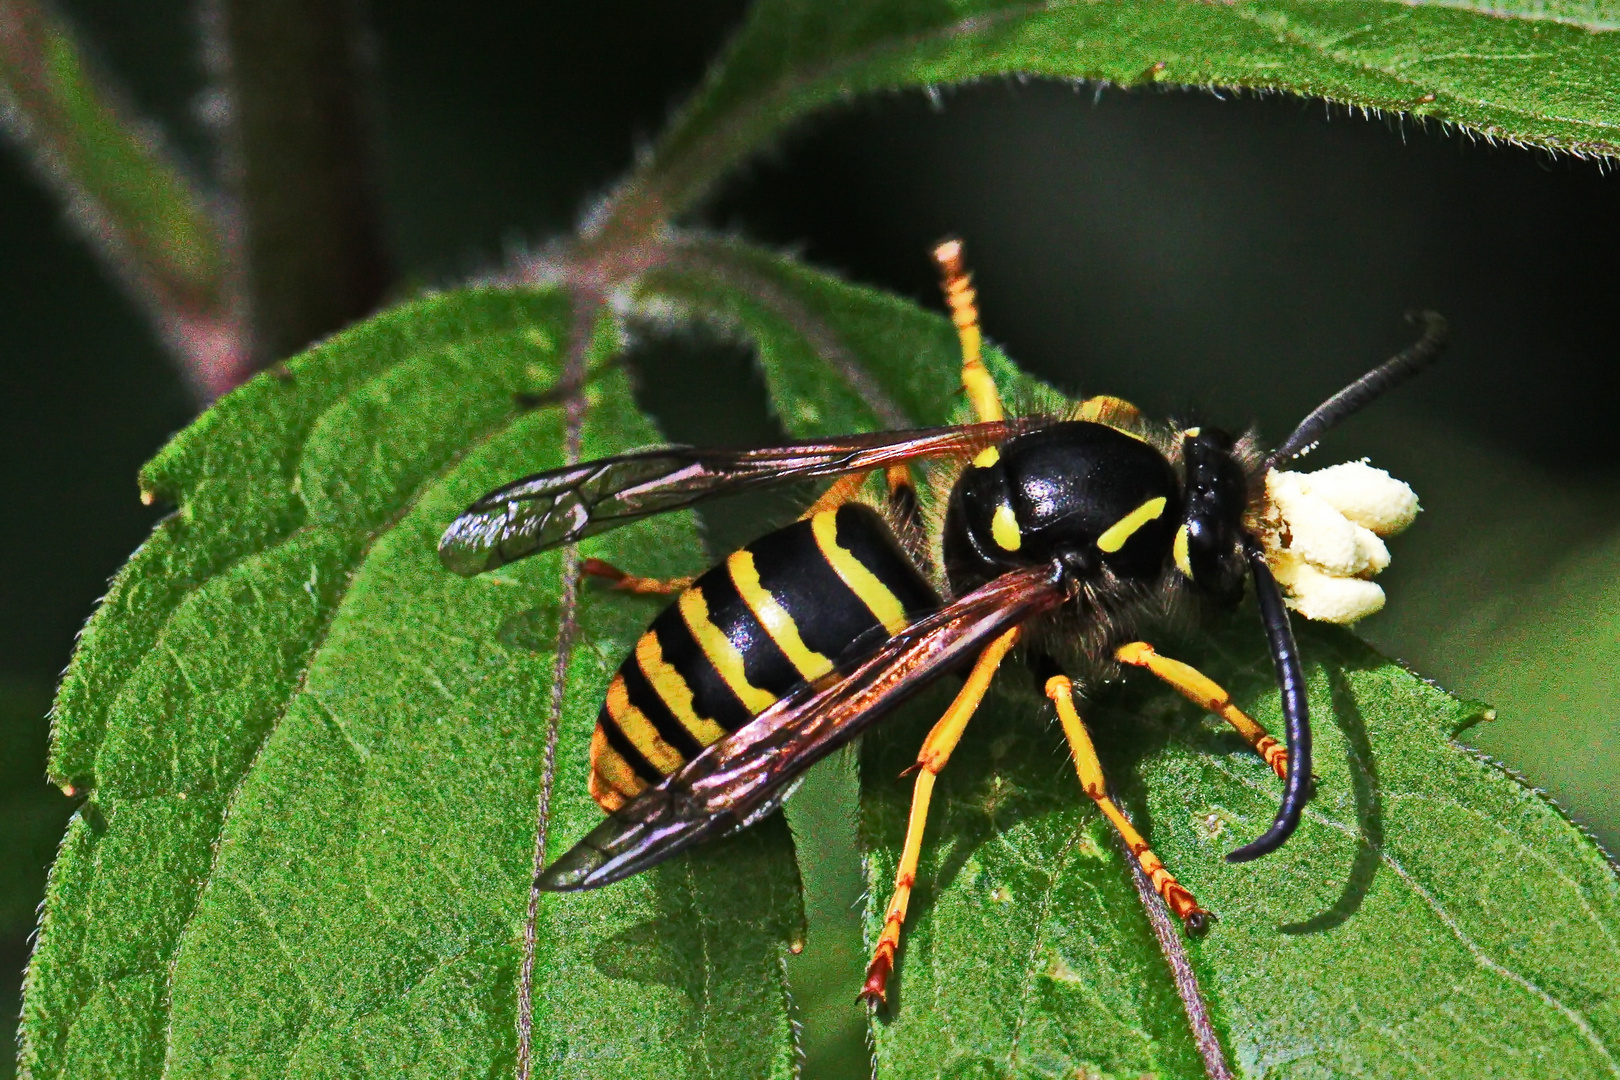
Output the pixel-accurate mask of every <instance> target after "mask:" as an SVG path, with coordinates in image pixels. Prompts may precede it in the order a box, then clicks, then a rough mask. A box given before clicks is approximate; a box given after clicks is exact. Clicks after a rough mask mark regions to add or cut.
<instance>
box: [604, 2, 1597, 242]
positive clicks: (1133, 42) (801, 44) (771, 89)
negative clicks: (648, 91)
mask: <svg viewBox="0 0 1620 1080" xmlns="http://www.w3.org/2000/svg"><path fill="white" fill-rule="evenodd" d="M1617 23H1620V6H1616V5H1615V4H1614V3H1612V0H1594V2H1592V3H1578V2H1571V3H1557V4H1541V3H1514V4H1495V3H1448V4H1407V3H1397V2H1392V0H1338V2H1324V0H1253V2H1236V3H1195V2H1190V0H1184V2H1165V0H1111V2H1108V3H1095V2H1089V0H1049V2H1045V3H1030V2H1027V0H881V2H870V3H842V4H827V3H821V2H815V0H762V2H760V3H756V4H755V5H754V7H753V9H752V11H751V13H750V16H749V20H748V23H747V24H746V26H745V27H744V28H743V30H742V31H741V33H739V35H738V36H737V38H736V39H735V40H734V41H733V42H732V45H731V47H730V48H729V50H728V51H727V52H726V54H725V56H724V57H723V59H722V60H721V62H720V63H719V64H718V65H717V66H716V67H715V69H713V70H712V71H711V72H710V75H709V77H708V79H707V80H706V82H705V84H704V86H703V87H702V89H701V90H700V91H699V92H698V93H697V95H696V96H695V97H694V99H693V100H692V101H691V102H690V103H689V104H688V105H687V106H686V108H685V109H684V110H683V111H682V112H681V113H680V115H679V116H678V117H677V118H676V120H675V122H674V123H673V125H672V126H671V127H670V129H669V130H668V131H667V132H666V133H665V134H664V136H663V137H662V139H661V140H660V141H659V142H658V144H657V146H656V147H655V148H654V151H653V153H652V154H651V155H650V156H649V157H648V158H647V159H646V161H645V162H644V163H643V164H642V165H641V166H640V167H639V168H638V169H637V171H636V173H635V174H634V175H633V176H632V177H631V178H630V180H629V181H627V182H626V183H625V184H624V185H623V187H622V188H621V189H620V190H619V192H618V193H617V195H616V196H615V197H614V199H613V200H610V204H609V205H610V207H611V212H610V213H608V214H606V215H604V217H603V219H602V223H601V227H600V230H599V232H598V234H597V235H601V236H614V235H617V234H619V233H620V232H622V231H624V230H630V231H632V232H633V231H635V230H638V229H644V228H645V226H646V224H647V223H648V222H650V221H656V220H667V219H668V218H669V217H672V216H674V215H675V214H678V213H680V212H681V211H682V210H684V209H686V208H688V207H690V206H691V205H692V204H693V203H694V202H695V201H697V200H698V199H699V198H701V197H702V196H703V194H704V193H705V192H706V191H707V190H708V189H709V188H710V187H711V186H712V185H713V184H714V182H715V181H716V180H717V179H718V178H720V177H721V176H723V175H724V174H725V173H726V172H727V171H728V170H729V169H731V168H732V167H733V166H734V165H736V164H737V163H738V162H739V161H740V160H742V159H743V158H745V157H747V156H748V155H750V154H752V153H754V152H756V151H758V150H759V149H760V148H761V147H762V146H764V145H765V144H766V143H768V142H769V141H770V140H771V139H773V138H774V137H776V136H777V135H778V134H780V133H781V132H782V131H783V130H785V129H786V128H787V127H788V126H789V125H791V124H792V123H794V122H795V121H797V120H798V119H800V118H802V117H803V116H805V115H806V114H808V113H810V112H812V111H813V110H816V109H819V108H823V107H826V106H828V105H831V104H834V103H836V102H840V101H844V100H846V99H848V98H849V97H850V96H851V95H854V94H859V93H866V92H870V91H874V90H886V89H898V88H907V87H934V86H938V85H940V84H945V83H953V82H961V81H964V80H970V79H976V78H982V77H985V76H990V75H1003V74H1024V75H1037V76H1047V77H1052V78H1060V79H1087V80H1099V81H1105V82H1110V83H1117V84H1121V85H1127V86H1129V85H1138V84H1144V83H1150V82H1157V83H1161V84H1181V85H1186V86H1197V87H1220V88H1237V89H1249V90H1256V91H1284V92H1288V93H1294V94H1304V95H1309V96H1312V97H1320V98H1326V99H1328V100H1330V101H1334V102H1338V103H1341V104H1344V105H1346V106H1350V107H1353V108H1359V109H1368V110H1395V111H1399V112H1403V113H1408V114H1411V115H1414V116H1418V117H1422V118H1426V119H1433V120H1436V121H1439V122H1442V123H1445V124H1455V125H1457V126H1459V127H1463V128H1466V129H1468V130H1470V131H1473V132H1476V133H1478V134H1479V135H1481V136H1483V137H1485V138H1488V139H1493V140H1494V139H1500V140H1505V141H1510V142H1517V143H1526V144H1530V145H1535V146H1541V147H1545V148H1548V149H1555V150H1563V151H1569V152H1572V153H1577V154H1595V155H1612V154H1615V153H1616V152H1617V151H1620V111H1617V110H1616V108H1615V100H1616V98H1615V88H1616V85H1617V83H1620V36H1617V35H1615V34H1613V33H1608V32H1604V31H1608V30H1611V29H1612V28H1613V27H1615V26H1616V25H1617Z"/></svg>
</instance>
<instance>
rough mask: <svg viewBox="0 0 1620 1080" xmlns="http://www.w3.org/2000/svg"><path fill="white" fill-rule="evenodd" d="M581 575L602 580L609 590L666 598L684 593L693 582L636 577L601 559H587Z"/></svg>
mask: <svg viewBox="0 0 1620 1080" xmlns="http://www.w3.org/2000/svg"><path fill="white" fill-rule="evenodd" d="M579 574H580V577H594V578H601V579H602V580H603V581H605V582H607V583H608V587H609V588H613V589H618V590H619V591H620V592H627V593H636V594H637V595H641V596H655V595H656V596H664V595H669V594H673V593H678V592H684V591H685V590H686V589H687V588H688V587H690V586H691V584H692V581H693V579H692V578H689V577H682V578H669V579H667V580H665V579H659V578H647V577H636V576H635V575H634V574H627V573H625V572H624V571H623V570H620V569H619V568H618V567H617V566H614V565H613V564H612V563H607V562H603V561H602V560H601V559H586V560H585V561H584V562H582V563H580V564H579Z"/></svg>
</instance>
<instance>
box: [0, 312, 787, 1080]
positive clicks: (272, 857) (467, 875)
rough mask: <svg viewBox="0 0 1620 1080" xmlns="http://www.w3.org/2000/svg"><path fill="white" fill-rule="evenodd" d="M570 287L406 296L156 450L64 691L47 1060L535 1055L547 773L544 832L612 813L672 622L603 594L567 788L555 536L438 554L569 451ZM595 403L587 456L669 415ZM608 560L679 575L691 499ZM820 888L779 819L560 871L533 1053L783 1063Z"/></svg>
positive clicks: (545, 936) (91, 1067)
mask: <svg viewBox="0 0 1620 1080" xmlns="http://www.w3.org/2000/svg"><path fill="white" fill-rule="evenodd" d="M569 310H570V305H569V301H568V300H567V299H566V298H565V297H563V296H561V295H559V294H546V293H539V294H534V293H531V294H514V293H507V292H500V291H494V290H481V291H466V292H460V293H451V294H447V295H443V296H439V297H434V298H430V299H426V300H422V301H419V302H416V303H413V304H409V305H406V306H404V307H402V308H399V309H396V310H394V311H392V312H389V313H387V314H385V315H382V316H379V317H378V318H375V319H373V320H371V321H370V322H368V323H366V324H363V325H362V326H359V327H357V328H355V329H353V330H351V331H349V332H347V333H345V334H343V335H340V336H339V337H337V338H335V339H333V340H332V341H330V342H328V343H326V344H324V345H322V346H321V347H319V348H317V349H316V350H314V351H312V352H311V353H309V354H307V355H305V356H304V357H301V358H299V359H297V360H294V361H293V362H291V364H290V366H289V371H290V374H288V375H287V376H286V377H281V378H278V377H273V376H268V375H267V376H261V377H260V378H258V379H256V380H254V381H253V382H252V383H250V384H249V385H248V386H246V387H244V388H243V389H242V390H240V391H238V392H236V393H234V394H232V395H230V396H229V397H227V398H226V399H225V400H223V401H222V402H221V403H220V404H219V405H218V406H216V407H215V408H214V409H212V410H211V411H210V412H208V413H207V414H205V415H204V416H203V417H202V418H201V419H199V420H198V421H197V422H196V423H195V424H193V425H192V426H191V427H190V428H188V429H187V430H186V431H184V432H182V433H181V435H180V436H179V437H177V438H176V439H175V441H174V442H173V443H171V444H170V446H169V447H168V448H166V449H165V450H164V451H163V452H162V453H161V454H160V455H159V456H158V458H157V459H156V460H155V461H153V462H152V464H151V465H150V466H148V468H147V470H146V471H145V473H144V476H143V484H144V486H145V488H146V490H148V491H150V492H153V493H156V494H158V495H161V496H162V497H165V498H169V499H173V500H176V501H177V502H178V503H179V510H178V511H177V512H176V513H175V514H174V515H173V516H171V517H169V518H168V519H166V520H165V521H164V522H163V523H162V524H161V525H160V526H159V528H158V529H157V531H156V532H155V533H154V535H153V537H152V538H151V539H150V540H149V541H148V542H147V543H146V544H145V545H144V546H143V547H142V548H141V550H140V551H139V552H137V554H136V555H135V557H134V558H133V559H132V560H131V562H130V564H129V565H128V566H127V567H126V568H125V569H124V571H123V572H122V573H121V574H120V575H119V578H118V580H117V581H116V582H115V584H114V586H113V589H112V590H111V592H110V594H109V597H108V599H107V601H106V602H105V603H104V604H103V606H102V607H101V609H100V610H99V611H98V612H97V614H96V615H95V617H94V618H93V620H92V621H91V624H90V626H89V628H88V629H87V630H86V632H85V635H84V638H83V641H82V643H81V646H80V649H79V652H78V655H77V656H76V658H75V660H74V663H73V666H72V669H71V670H70V672H69V675H68V677H67V680H66V681H65V683H64V686H63V689H62V692H61V696H60V698H59V700H58V706H57V715H56V732H55V746H54V749H53V757H52V771H53V774H54V775H56V776H57V777H58V778H59V779H61V780H63V781H68V780H71V782H72V783H73V784H74V786H76V787H80V788H84V789H87V790H88V791H89V801H88V802H87V803H86V804H85V806H84V808H83V809H82V810H81V811H80V813H79V814H78V815H77V816H76V817H75V818H74V820H73V823H72V825H71V827H70V828H69V831H68V836H67V839H66V841H65V842H64V846H63V849H62V853H61V856H60V857H59V859H58V861H57V863H56V865H55V867H54V868H53V869H52V871H51V878H50V884H49V893H48V900H47V905H46V910H45V917H44V921H43V925H42V932H41V937H40V942H39V948H38V951H37V953H36V955H35V958H34V961H33V964H32V965H31V967H30V971H29V975H28V985H27V991H26V1004H25V1017H24V1049H23V1061H24V1064H25V1067H26V1068H28V1069H29V1070H31V1073H32V1075H33V1076H34V1077H36V1078H44V1077H80V1076H92V1075H94V1076H129V1077H136V1076H151V1075H156V1074H157V1073H158V1071H159V1070H160V1069H161V1070H162V1071H163V1072H164V1074H165V1075H168V1076H174V1077H182V1076H202V1075H209V1076H213V1075H235V1076H280V1075H310V1074H320V1075H344V1076H350V1075H355V1076H358V1075H371V1074H378V1075H389V1076H397V1075H402V1074H405V1075H420V1076H434V1077H442V1076H469V1075H477V1076H495V1075H510V1074H511V1072H512V1069H513V1061H514V1055H515V1053H516V1049H515V1047H516V1042H517V1029H518V1017H517V1014H518V996H519V992H518V981H519V971H520V965H521V958H522V950H523V938H524V932H525V918H526V909H527V906H528V903H529V882H530V877H531V874H532V871H533V866H532V862H533V851H534V847H535V842H536V827H537V816H536V815H537V799H538V796H539V792H540V789H541V786H542V785H543V784H544V783H547V782H548V781H553V780H554V783H552V786H551V794H550V816H549V820H547V821H546V822H545V823H544V828H545V837H546V841H547V850H548V856H549V857H555V856H556V855H557V854H560V853H561V852H562V851H563V850H565V849H566V848H567V847H568V846H569V845H570V844H572V842H573V841H574V840H576V839H577V838H578V837H579V836H580V835H581V834H582V833H584V832H585V831H586V830H587V829H588V828H590V827H591V826H592V825H593V824H594V823H595V822H596V821H598V820H599V818H600V811H598V810H597V809H596V808H595V806H594V804H593V803H592V802H591V800H590V798H589V796H588V794H587V792H586V785H585V778H586V772H587V767H588V764H587V763H588V753H589V751H588V745H589V741H590V733H591V729H592V726H593V723H594V719H595V714H596V710H597V708H598V705H599V703H600V701H601V695H602V692H603V689H604V687H605V685H606V682H607V679H608V677H609V676H610V674H611V672H612V670H613V668H614V667H616V666H617V664H618V661H619V660H620V659H621V658H622V657H623V656H624V655H625V653H626V651H627V650H628V649H629V647H630V645H631V644H632V643H633V641H634V639H635V637H636V635H637V634H638V633H639V631H640V630H641V629H642V627H643V626H644V625H645V623H646V621H647V620H648V619H649V618H650V616H651V615H652V614H653V612H652V611H651V610H648V609H647V608H646V606H645V605H643V604H639V603H637V602H634V601H630V602H624V601H621V600H618V599H607V598H603V597H601V596H598V595H596V594H594V593H592V592H591V591H589V590H586V591H585V592H584V594H583V596H582V598H581V600H580V604H579V607H578V611H577V613H576V614H577V620H578V625H579V628H580V629H579V633H578V634H577V635H576V636H577V640H576V641H575V644H574V647H573V650H572V660H571V663H570V664H569V667H568V678H567V680H566V686H565V687H564V688H563V695H562V697H563V701H562V722H561V725H560V731H559V739H558V744H557V754H556V759H555V760H556V766H555V776H554V777H548V776H547V775H546V768H547V766H546V764H545V761H546V755H545V745H546V735H547V729H548V725H549V723H550V718H551V716H552V712H551V709H552V681H553V671H554V665H555V655H556V649H557V641H558V635H559V626H560V625H562V623H563V622H564V621H565V619H566V617H567V616H566V614H565V613H564V611H563V608H562V590H561V581H562V573H563V566H564V563H563V559H562V556H561V555H560V554H558V553H552V554H550V555H546V556H541V557H537V558H534V559H529V560H526V561H524V562H522V563H518V564H515V565H513V566H511V567H508V568H504V569H503V570H501V571H500V572H498V573H492V574H487V575H484V576H482V577H480V578H477V579H474V580H471V581H467V580H463V579H461V578H458V577H456V576H455V575H453V574H450V573H448V572H446V571H445V570H443V569H442V567H440V566H439V563H438V557H437V551H436V545H437V540H438V536H439V534H440V532H441V531H442V530H443V528H444V527H445V525H446V524H448V522H449V521H450V519H451V518H452V517H453V516H454V515H455V514H456V513H458V512H459V511H460V510H461V509H462V508H463V507H464V506H465V505H466V504H467V503H468V502H470V501H471V500H472V499H473V498H474V497H476V496H477V495H479V494H481V493H483V492H484V491H486V490H488V489H489V488H491V487H493V486H495V485H497V484H499V483H501V482H504V481H507V480H510V479H513V478H514V477H515V476H516V475H519V474H522V473H525V472H528V471H533V470H537V469H542V468H546V467H548V466H554V465H557V464H559V463H560V462H561V455H562V447H563V445H564V429H565V417H564V410H563V409H562V408H561V407H560V406H559V405H557V404H550V405H544V406H542V407H538V408H530V407H528V404H527V403H528V402H529V401H531V400H532V396H533V395H535V394H537V393H543V392H545V391H547V390H549V389H552V388H553V387H554V386H555V385H556V384H557V382H558V379H559V372H560V368H561V362H562V361H561V354H562V352H563V350H564V349H565V348H566V347H567V343H568V340H569V335H570V333H571V327H570V318H569ZM608 338H611V335H609V336H608ZM600 344H601V345H602V346H603V348H598V350H597V352H598V354H600V353H601V352H602V351H604V349H605V348H606V347H616V342H612V341H610V340H608V339H607V338H604V339H602V340H601V342H600ZM585 393H586V402H587V408H586V413H585V421H584V426H583V431H582V439H583V443H582V453H583V454H584V455H586V456H593V457H594V456H598V455H603V454H610V453H614V452H619V451H622V450H624V449H625V448H627V447H629V446H632V445H636V444H641V443H646V442H649V441H655V440H656V433H655V432H654V431H653V429H652V427H651V425H650V424H649V423H648V421H646V420H645V419H644V418H642V417H641V415H640V414H639V413H638V412H637V411H636V409H635V407H634V405H633V404H632V402H631V400H630V397H629V394H628V390H627V386H626V381H625V378H624V376H623V374H622V372H619V371H617V370H614V369H612V368H606V369H604V370H603V371H602V372H601V373H599V374H598V375H597V376H596V377H594V378H593V379H592V380H591V381H590V382H589V383H588V385H587V388H586V391H585ZM585 550H586V551H587V552H588V553H591V554H596V555H599V556H601V557H604V558H609V559H613V560H615V561H618V562H622V563H624V564H626V565H631V566H634V567H636V568H637V569H638V570H639V571H642V572H646V573H655V574H657V573H691V572H693V571H694V570H696V569H698V568H699V567H700V566H701V565H702V562H703V559H704V556H703V553H702V548H701V545H700V544H699V542H698V538H697V535H696V533H695V531H694V529H693V527H692V524H691V522H690V521H689V520H688V519H687V518H686V517H685V516H679V515H677V516H670V517H666V518H662V519H659V520H658V521H656V522H651V523H648V524H647V525H645V526H641V527H638V528H635V529H626V530H622V531H621V532H617V533H613V534H611V535H609V536H605V537H602V538H600V539H598V540H593V541H592V542H590V543H589V544H587V545H585ZM798 903H799V902H798V884H797V878H796V874H795V870H794V867H793V864H792V857H791V848H790V846H789V842H788V840H787V837H786V834H785V830H784V829H783V828H782V827H781V825H780V823H779V822H776V823H773V824H772V825H770V826H768V827H766V828H764V829H756V830H752V831H751V832H750V833H749V834H746V835H744V836H741V837H739V838H737V839H736V840H735V841H732V842H728V843H722V844H719V845H715V846H714V847H712V848H711V849H708V850H705V851H703V852H701V853H699V854H698V855H697V856H695V857H693V858H690V859H683V860H677V861H675V862H673V863H671V864H670V865H668V866H667V867H666V868H664V869H662V870H661V871H659V872H657V873H654V874H650V875H646V876H644V877H642V878H640V879H637V880H636V881H634V882H631V883H629V884H628V885H626V886H623V887H620V888H616V889H611V890H606V891H604V892H601V893H594V894H585V895H567V896H553V895H546V896H542V897H541V898H540V905H539V913H538V919H537V921H536V924H535V926H534V936H535V940H536V965H535V973H534V980H533V988H534V995H533V1000H534V1015H533V1026H532V1031H533V1036H534V1057H535V1060H536V1062H537V1071H538V1072H539V1073H541V1074H544V1075H551V1074H560V1075H570V1076H604V1077H605V1076H625V1075H648V1076H699V1077H716V1078H724V1077H733V1076H742V1075H750V1076H754V1075H786V1074H787V1073H788V1072H789V1069H790V1064H791V1054H792V1041H791V1033H790V1031H789V1027H788V1022H787V1016H786V1003H785V996H784V991H783V986H782V982H781V963H782V956H783V953H784V951H785V948H786V943H787V939H788V937H790V936H791V935H792V934H793V933H795V932H796V927H797V920H798V919H799V918H800V916H799V911H798Z"/></svg>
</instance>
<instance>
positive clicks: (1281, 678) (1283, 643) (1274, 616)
mask: <svg viewBox="0 0 1620 1080" xmlns="http://www.w3.org/2000/svg"><path fill="white" fill-rule="evenodd" d="M1243 552H1244V555H1245V556H1246V557H1247V558H1248V560H1249V573H1250V574H1251V575H1252V576H1253V578H1254V594H1255V599H1257V600H1258V601H1259V602H1260V621H1261V622H1262V623H1264V624H1265V627H1266V641H1267V644H1269V645H1270V647H1271V662H1272V664H1273V665H1274V666H1275V667H1276V669H1277V688H1278V689H1279V690H1281V691H1282V708H1283V725H1284V729H1285V731H1286V733H1287V742H1288V779H1287V780H1286V781H1285V782H1284V784H1283V799H1282V806H1281V807H1279V808H1278V810H1277V817H1276V819H1275V820H1273V821H1272V823H1271V828H1269V829H1267V830H1266V831H1265V835H1263V836H1261V837H1260V838H1259V839H1257V840H1254V841H1252V842H1250V843H1248V844H1245V845H1243V846H1242V847H1240V848H1238V849H1237V850H1236V851H1233V852H1230V853H1229V854H1228V855H1227V856H1226V861H1227V862H1248V861H1249V860H1250V859H1258V858H1259V857H1260V856H1262V855H1269V854H1270V853H1271V852H1273V851H1276V850H1277V849H1278V848H1280V847H1282V845H1283V841H1285V840H1287V839H1288V838H1289V837H1290V836H1292V835H1293V832H1294V830H1295V829H1297V828H1298V827H1299V818H1300V815H1301V814H1302V813H1303V812H1304V810H1305V802H1306V800H1308V799H1309V798H1310V797H1311V716H1310V707H1309V705H1308V704H1307V702H1306V700H1305V673H1304V671H1303V669H1301V667H1300V664H1299V649H1298V648H1297V647H1296V646H1295V645H1294V629H1293V627H1292V626H1290V625H1289V622H1288V609H1287V608H1286V607H1285V606H1283V598H1282V590H1280V589H1279V588H1277V579H1276V578H1274V577H1272V576H1271V568H1270V567H1268V566H1267V565H1266V555H1265V551H1264V549H1262V548H1261V546H1260V544H1259V542H1258V541H1256V540H1255V539H1254V538H1253V537H1245V538H1244V542H1243Z"/></svg>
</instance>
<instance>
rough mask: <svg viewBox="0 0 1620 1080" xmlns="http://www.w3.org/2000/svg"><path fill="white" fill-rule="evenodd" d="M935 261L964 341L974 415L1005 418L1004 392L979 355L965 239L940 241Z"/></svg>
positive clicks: (965, 382) (964, 366)
mask: <svg viewBox="0 0 1620 1080" xmlns="http://www.w3.org/2000/svg"><path fill="white" fill-rule="evenodd" d="M934 262H935V263H936V264H937V265H938V266H939V272H940V275H941V277H942V278H943V281H942V283H941V285H942V287H943V288H944V290H945V303H946V304H948V305H949V306H950V309H951V321H952V322H954V323H956V336H957V338H958V339H960V340H961V342H962V389H963V390H966V391H967V396H968V401H970V402H972V403H973V415H974V416H976V417H978V418H979V420H980V421H981V422H983V421H988V420H1001V419H1004V418H1005V414H1004V413H1003V412H1002V411H1001V395H1000V394H998V393H997V392H996V383H995V380H994V379H992V378H990V372H989V371H988V370H987V369H986V368H985V366H984V358H983V357H982V356H980V346H981V344H982V343H983V339H982V336H981V335H980V333H979V306H978V303H977V301H978V294H977V293H975V292H974V291H973V278H972V277H971V276H969V274H968V272H967V267H966V265H965V264H964V263H963V261H962V241H960V240H947V241H945V242H944V243H943V244H940V245H939V246H938V247H936V248H935V249H934Z"/></svg>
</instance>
